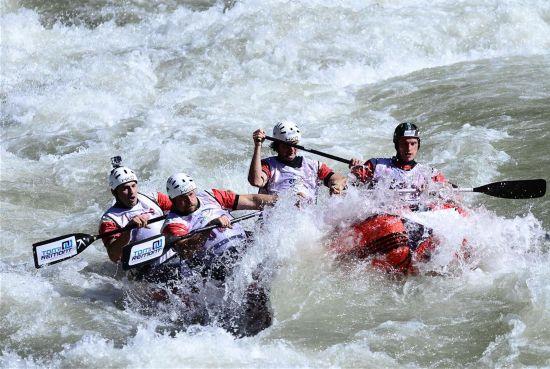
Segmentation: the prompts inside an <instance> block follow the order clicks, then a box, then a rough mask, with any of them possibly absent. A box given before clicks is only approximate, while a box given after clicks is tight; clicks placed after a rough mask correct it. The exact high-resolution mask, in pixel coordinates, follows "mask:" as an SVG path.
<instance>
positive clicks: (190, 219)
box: [162, 191, 246, 254]
mask: <svg viewBox="0 0 550 369" xmlns="http://www.w3.org/2000/svg"><path fill="white" fill-rule="evenodd" d="M197 198H198V201H199V207H198V209H197V210H195V211H194V212H193V213H191V214H188V215H180V214H178V213H176V212H174V211H171V212H170V213H168V216H167V217H166V221H165V222H164V225H163V226H162V230H164V229H165V228H166V227H169V225H171V224H172V225H178V226H181V228H184V229H187V232H192V231H194V230H196V229H199V228H202V227H205V226H206V225H207V224H208V223H209V222H210V221H211V220H213V219H216V218H219V217H221V216H222V215H226V216H228V217H229V218H230V219H232V218H233V216H232V215H231V214H230V213H229V211H228V210H226V209H225V208H223V207H222V205H221V204H220V203H219V202H218V200H216V198H215V197H214V196H213V195H212V194H210V193H209V192H207V191H199V192H197ZM176 236H177V235H176ZM245 238H246V233H245V231H244V228H243V227H242V226H241V225H240V224H238V223H236V224H233V228H225V229H223V230H221V229H219V228H214V229H213V230H212V231H211V232H210V236H209V237H208V239H207V240H206V242H205V244H204V248H205V251H209V252H213V253H214V254H221V253H223V252H224V251H225V250H227V249H228V248H229V247H231V246H233V245H235V244H236V243H239V242H240V241H242V240H244V239H245Z"/></svg>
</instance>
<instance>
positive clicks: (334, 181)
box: [317, 162, 347, 195]
mask: <svg viewBox="0 0 550 369" xmlns="http://www.w3.org/2000/svg"><path fill="white" fill-rule="evenodd" d="M317 179H318V180H321V181H323V183H324V184H325V186H327V187H328V188H329V190H330V194H331V195H337V194H340V193H342V192H343V191H344V190H345V189H346V184H347V178H346V177H344V176H343V175H341V174H338V173H336V172H334V171H333V170H332V169H331V168H330V167H329V166H328V165H326V164H325V163H322V162H319V169H318V171H317Z"/></svg>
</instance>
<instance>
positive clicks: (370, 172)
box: [351, 160, 374, 183]
mask: <svg viewBox="0 0 550 369" xmlns="http://www.w3.org/2000/svg"><path fill="white" fill-rule="evenodd" d="M351 174H353V175H355V176H356V177H357V179H358V180H359V181H360V182H362V183H365V182H368V181H372V178H373V177H374V164H373V163H372V161H370V160H367V161H366V162H365V164H363V165H362V166H360V165H358V166H355V167H353V168H351Z"/></svg>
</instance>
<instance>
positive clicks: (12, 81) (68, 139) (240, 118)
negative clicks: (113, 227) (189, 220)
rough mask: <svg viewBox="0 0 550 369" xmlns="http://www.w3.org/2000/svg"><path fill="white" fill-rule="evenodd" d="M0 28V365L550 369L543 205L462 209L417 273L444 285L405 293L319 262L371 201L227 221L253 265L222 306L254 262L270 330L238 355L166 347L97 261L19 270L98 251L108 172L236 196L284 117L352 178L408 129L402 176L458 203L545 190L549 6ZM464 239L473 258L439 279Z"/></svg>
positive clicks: (162, 312)
mask: <svg viewBox="0 0 550 369" xmlns="http://www.w3.org/2000/svg"><path fill="white" fill-rule="evenodd" d="M229 3H234V4H229ZM231 5H233V6H231ZM1 13H2V14H1V23H0V27H1V34H0V36H1V49H0V62H1V64H0V69H1V90H0V98H1V116H0V125H1V126H0V136H1V138H0V143H1V151H0V155H1V161H0V176H1V180H0V182H1V183H0V193H1V195H0V206H1V212H0V221H1V235H0V284H1V285H0V355H1V356H0V367H6V368H33V367H36V368H43V367H48V368H50V367H51V368H72V367H83V368H119V367H121V368H124V367H132V368H133V367H147V368H149V367H227V368H243V367H276V368H289V367H336V368H338V367H342V368H347V367H367V368H394V367H404V368H424V367H431V368H447V367H459V368H460V367H463V368H495V367H496V368H499V367H510V368H521V367H548V366H550V283H549V281H550V257H549V253H550V237H549V236H548V232H549V231H550V197H549V196H548V195H547V196H546V197H543V198H541V199H536V200H506V199H498V198H491V197H488V196H485V195H480V194H475V195H474V194H465V195H463V199H464V202H465V204H466V205H467V206H468V207H469V208H470V216H469V217H468V218H461V217H460V218H456V217H449V218H445V217H440V218H437V219H433V220H432V221H433V222H434V229H436V230H438V231H439V232H440V233H441V234H442V238H443V243H442V246H441V249H442V250H443V251H442V252H441V253H440V254H438V255H436V257H434V259H433V260H432V261H430V262H429V263H428V265H425V266H424V268H426V270H427V269H430V270H436V271H438V272H439V274H442V275H443V276H429V275H426V273H424V274H422V275H420V276H415V277H409V278H407V279H403V280H393V279H391V278H388V277H386V276H385V275H383V274H381V273H378V272H375V271H373V270H371V269H370V268H369V267H368V266H367V265H363V264H355V265H353V264H352V265H341V264H339V263H337V262H336V261H335V260H334V257H333V255H331V254H330V252H329V251H328V250H327V244H328V242H327V239H328V238H329V237H330V235H331V234H332V233H333V232H334V231H333V229H334V227H335V226H338V225H342V224H343V223H342V222H345V221H346V219H348V220H349V218H353V217H360V216H361V214H364V213H365V211H367V210H369V209H370V210H372V209H375V208H376V206H377V205H376V201H375V199H373V200H372V201H365V198H364V197H362V196H361V194H360V193H358V192H357V191H356V190H355V189H351V190H350V192H349V194H348V196H347V197H345V198H330V199H329V198H328V194H327V192H326V191H324V192H322V193H321V194H320V200H319V202H318V204H317V205H314V206H310V207H306V208H304V209H302V210H298V209H297V208H295V207H294V206H293V204H292V201H291V199H287V200H285V199H283V200H282V201H281V203H280V204H278V205H277V206H276V207H275V208H274V209H273V210H271V211H270V216H269V217H267V219H266V221H265V223H266V225H265V226H264V228H262V229H259V228H258V226H257V225H255V224H254V222H252V221H247V222H246V227H247V228H248V229H250V230H255V231H256V235H255V236H254V247H252V248H251V249H250V250H249V252H248V253H247V254H246V255H245V256H244V259H243V261H242V264H241V266H240V268H239V269H238V271H237V272H236V275H235V278H234V279H233V280H232V281H231V286H230V288H232V289H233V290H234V291H237V292H238V291H239V289H241V290H242V286H243V285H244V284H245V283H246V281H247V280H250V278H251V271H252V270H253V269H254V267H255V266H257V265H258V264H259V263H262V265H263V266H264V268H265V269H266V270H268V271H269V274H271V279H270V285H271V302H272V308H273V312H274V322H273V325H272V326H271V327H270V328H268V329H267V330H265V331H263V332H261V333H260V334H259V335H257V336H254V337H247V338H242V339H236V338H234V337H233V336H232V335H230V334H229V333H227V332H226V331H224V330H223V329H222V328H219V327H218V326H216V325H215V324H213V325H209V326H206V327H202V326H191V327H190V328H188V327H187V326H186V325H185V324H181V319H180V318H181V316H184V315H185V314H186V312H185V311H182V308H181V306H180V305H178V304H177V303H174V304H173V305H170V304H168V305H164V306H163V307H162V308H159V309H156V310H155V309H148V308H147V307H146V306H144V305H143V301H141V300H140V298H139V292H140V289H142V288H143V287H142V286H139V285H136V284H135V283H133V282H129V281H128V280H127V279H125V278H124V277H123V275H122V273H121V270H120V268H118V270H117V267H116V265H115V264H113V263H111V262H110V261H109V260H108V258H107V256H106V252H105V250H104V247H103V245H102V244H101V242H100V241H99V242H96V243H94V244H93V245H92V246H90V247H89V248H88V249H86V250H85V251H84V252H83V253H82V254H80V255H78V256H77V257H75V258H72V259H70V260H67V261H65V262H62V263H59V264H56V265H53V266H50V267H46V268H42V269H40V270H37V269H35V268H34V265H33V262H32V251H31V250H32V248H31V245H32V244H33V243H34V242H38V241H41V240H45V239H47V238H51V237H55V236H59V235H62V234H66V233H72V232H85V233H90V234H95V233H96V232H97V228H98V221H99V217H100V216H101V214H102V212H103V211H104V210H105V209H106V208H107V207H108V206H109V204H110V201H111V199H112V197H111V194H110V192H109V189H108V184H107V174H108V172H109V169H110V163H109V159H110V157H111V156H114V155H122V156H123V158H124V162H125V164H126V165H127V166H129V167H131V168H133V169H134V170H135V171H136V172H137V174H138V176H139V178H140V186H141V189H144V190H154V189H159V190H164V184H165V181H166V178H167V177H168V176H169V175H170V174H172V173H174V172H176V171H185V172H187V173H189V174H191V175H192V176H193V177H194V178H195V180H196V182H197V183H198V184H199V186H200V187H201V188H207V189H208V188H213V187H216V188H229V189H232V190H234V191H237V192H239V193H248V192H254V189H253V188H252V187H251V186H249V185H248V183H247V170H248V164H249V160H250V157H251V154H252V140H251V136H252V132H253V131H254V130H255V129H256V128H259V127H263V128H265V129H266V130H268V131H270V130H271V128H272V126H273V125H274V124H275V123H276V121H277V120H279V119H282V118H289V119H293V120H295V121H297V122H299V124H300V126H301V128H302V130H303V141H302V142H303V144H304V145H306V146H308V147H312V148H316V149H319V150H322V151H326V152H329V153H332V154H335V155H338V156H342V157H346V158H349V157H360V158H364V159H367V158H370V157H376V156H390V155H392V154H393V145H392V143H391V135H392V132H393V129H394V127H395V126H396V124H397V123H399V122H400V121H403V120H405V119H407V120H413V121H415V122H416V123H417V124H418V125H419V126H420V127H421V130H422V137H423V140H422V147H421V153H420V156H419V160H420V161H422V162H425V163H428V164H430V165H432V166H434V167H437V168H439V169H440V170H441V171H443V172H444V173H445V175H446V177H447V178H449V179H450V180H451V181H453V182H454V183H456V184H458V185H459V186H464V187H472V186H479V185H482V184H485V183H489V182H494V181H499V180H506V179H530V178H544V179H547V180H549V179H550V176H549V173H550V144H549V140H550V133H549V132H550V36H549V35H550V2H548V1H547V0H538V1H537V0H523V1H522V0H517V1H516V0H508V1H504V0H446V1H445V0H442V1H429V0H410V1H405V0H396V1H384V0H382V1H380V0H376V1H375V0H361V1H359V0H355V1H354V0H349V1H320V0H305V1H274V0H273V1H272V0H265V1H256V0H254V1H252V0H250V1H236V2H231V1H228V2H227V3H224V2H221V1H218V2H215V1H206V0H188V1H183V0H180V1H177V0H166V1H155V2H149V1H142V0H126V1H123V2H118V1H114V0H102V1H96V0H78V1H62V0H51V1H36V0H21V1H15V0H2V2H1ZM264 146H267V145H264ZM264 154H265V155H268V154H270V150H269V149H268V148H267V147H265V149H264ZM305 155H306V156H309V157H313V156H312V155H311V154H307V153H306V154H305ZM326 162H327V164H329V165H330V166H332V167H333V168H334V169H335V170H337V171H340V172H347V168H346V167H345V165H344V164H342V163H337V162H334V161H331V160H329V159H326ZM463 237H466V238H467V239H468V240H469V241H470V244H471V245H472V246H473V247H474V252H473V256H472V257H471V259H470V260H468V261H467V262H466V263H457V261H456V260H455V259H453V258H452V257H449V255H452V252H453V250H456V249H457V248H458V247H459V244H460V241H461V240H462V238H463ZM445 251H447V252H445ZM237 292H236V294H238V293H237Z"/></svg>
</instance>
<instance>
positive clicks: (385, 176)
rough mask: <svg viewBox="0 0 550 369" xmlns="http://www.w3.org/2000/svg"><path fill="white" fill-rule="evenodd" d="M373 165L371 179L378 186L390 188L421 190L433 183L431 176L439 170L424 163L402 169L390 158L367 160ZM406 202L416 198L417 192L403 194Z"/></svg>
mask: <svg viewBox="0 0 550 369" xmlns="http://www.w3.org/2000/svg"><path fill="white" fill-rule="evenodd" d="M369 161H370V162H371V163H372V164H373V165H374V173H373V181H374V182H375V183H377V185H378V186H380V185H382V186H387V187H388V188H390V189H418V190H422V189H425V188H427V187H429V186H430V184H431V183H433V181H434V180H433V178H434V177H436V176H437V175H438V174H439V172H438V171H437V170H435V169H434V168H431V167H429V166H427V165H424V164H416V165H415V166H414V167H413V168H412V169H410V170H404V169H401V168H399V167H398V166H396V165H395V162H394V160H393V159H391V158H376V159H370V160H369ZM404 198H405V200H406V201H408V202H416V201H417V200H418V194H417V193H409V194H406V195H404Z"/></svg>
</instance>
